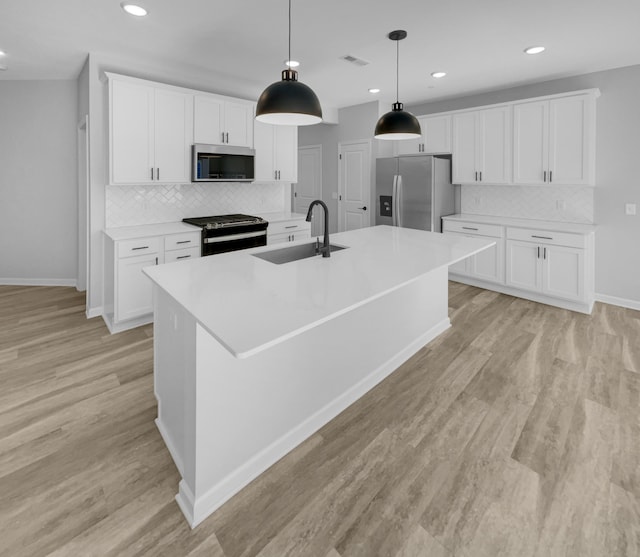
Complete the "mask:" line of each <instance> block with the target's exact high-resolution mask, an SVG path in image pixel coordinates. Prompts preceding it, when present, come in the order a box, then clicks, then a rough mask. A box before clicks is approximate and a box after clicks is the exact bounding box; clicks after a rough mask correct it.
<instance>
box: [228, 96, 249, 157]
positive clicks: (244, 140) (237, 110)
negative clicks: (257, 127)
mask: <svg viewBox="0 0 640 557" xmlns="http://www.w3.org/2000/svg"><path fill="white" fill-rule="evenodd" d="M224 132H225V140H226V141H227V143H229V145H238V146H241V147H253V105H252V104H250V103H234V102H229V101H227V102H226V103H225V107H224ZM226 134H228V135H226Z"/></svg>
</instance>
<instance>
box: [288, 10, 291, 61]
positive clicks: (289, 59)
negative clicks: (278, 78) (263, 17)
mask: <svg viewBox="0 0 640 557" xmlns="http://www.w3.org/2000/svg"><path fill="white" fill-rule="evenodd" d="M290 64H291V0H289V58H288V59H287V67H288V68H291V65H290Z"/></svg>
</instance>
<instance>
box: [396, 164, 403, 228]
mask: <svg viewBox="0 0 640 557" xmlns="http://www.w3.org/2000/svg"><path fill="white" fill-rule="evenodd" d="M396 184H397V185H396V198H397V200H396V201H397V202H396V211H397V217H396V222H397V226H402V174H398V179H397V181H396Z"/></svg>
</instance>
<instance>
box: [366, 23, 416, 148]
mask: <svg viewBox="0 0 640 557" xmlns="http://www.w3.org/2000/svg"><path fill="white" fill-rule="evenodd" d="M388 36H389V38H390V39H391V40H392V41H396V102H394V103H393V105H392V108H393V110H391V112H387V113H386V114H383V115H382V116H381V117H380V120H378V123H377V124H376V131H375V133H374V137H375V138H376V139H415V138H417V137H420V136H421V135H422V130H421V129H420V122H418V119H417V118H416V117H415V116H414V115H413V114H411V112H407V111H406V110H404V109H403V105H402V103H401V102H399V101H398V90H399V85H398V82H399V77H400V44H399V43H400V41H401V40H402V39H404V38H405V37H406V36H407V32H406V31H402V30H398V31H391V33H389V35H388Z"/></svg>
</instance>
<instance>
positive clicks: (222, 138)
mask: <svg viewBox="0 0 640 557" xmlns="http://www.w3.org/2000/svg"><path fill="white" fill-rule="evenodd" d="M222 143H224V132H222Z"/></svg>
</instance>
